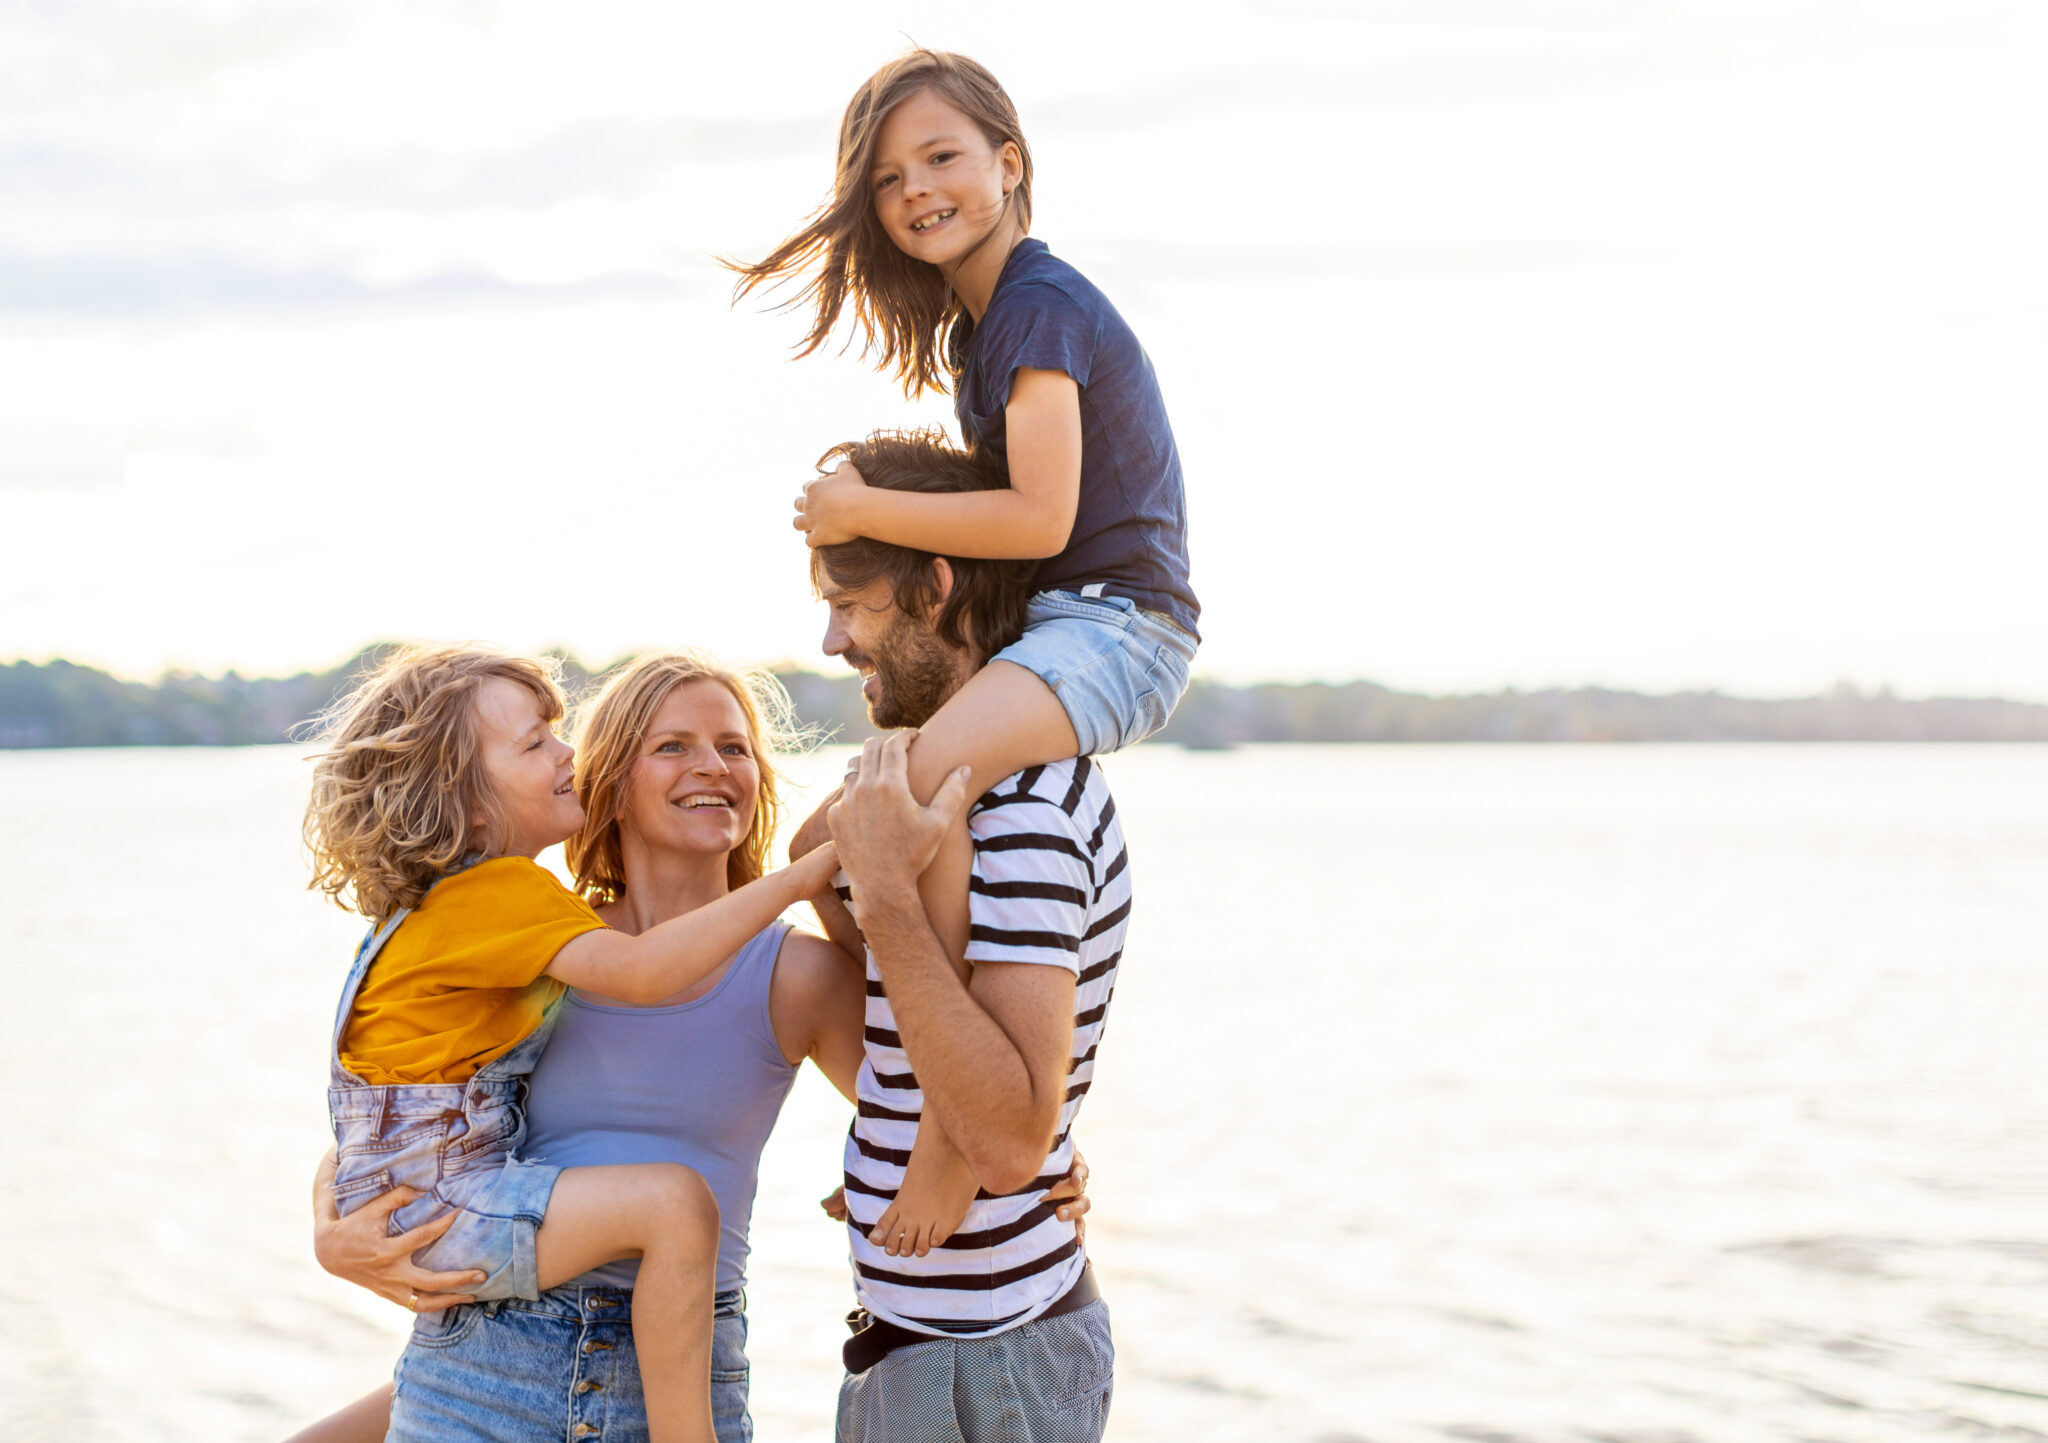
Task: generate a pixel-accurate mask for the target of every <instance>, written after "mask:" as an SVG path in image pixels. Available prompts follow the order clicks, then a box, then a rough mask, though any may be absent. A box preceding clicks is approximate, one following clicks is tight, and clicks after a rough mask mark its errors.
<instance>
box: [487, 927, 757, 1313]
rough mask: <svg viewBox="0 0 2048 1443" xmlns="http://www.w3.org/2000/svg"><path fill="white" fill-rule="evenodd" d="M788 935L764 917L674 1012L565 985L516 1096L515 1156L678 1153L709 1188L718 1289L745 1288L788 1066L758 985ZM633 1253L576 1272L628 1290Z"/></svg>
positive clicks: (663, 1158) (651, 1158)
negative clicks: (608, 1001) (704, 987)
mask: <svg viewBox="0 0 2048 1443" xmlns="http://www.w3.org/2000/svg"><path fill="white" fill-rule="evenodd" d="M788 931H789V924H788V923H786V922H773V923H770V924H769V926H768V927H767V929H766V930H764V931H762V932H759V933H757V934H756V935H755V936H754V938H753V940H751V941H750V942H748V943H747V944H746V946H744V947H742V948H741V949H740V950H739V955H738V956H737V957H735V958H734V959H733V964H732V966H730V967H729V968H727V969H726V973H725V976H723V977H721V978H720V979H719V981H718V985H717V986H716V987H714V988H713V989H712V990H711V991H710V992H709V993H707V994H705V995H704V996H702V997H699V998H698V999H697V1000H696V1001H694V1002H684V1003H681V1004H679V1005H677V1006H674V1007H614V1006H608V1005H599V1004H598V1003H595V1002H592V1001H590V1000H589V999H587V998H586V997H584V995H583V994H582V993H580V992H577V991H574V990H571V991H570V992H569V994H568V995H567V996H566V997H564V998H563V999H562V1003H561V1015H560V1017H559V1018H558V1020H557V1021H556V1023H555V1031H554V1035H553V1036H552V1037H551V1038H549V1039H548V1045H547V1050H546V1051H545V1052H543V1053H542V1054H541V1058H540V1063H539V1065H538V1066H536V1067H535V1068H534V1069H533V1075H532V1078H531V1079H530V1082H529V1089H530V1090H529V1092H528V1094H527V1123H528V1129H527V1138H526V1148H525V1152H524V1156H526V1157H528V1158H533V1159H539V1160H545V1161H547V1162H551V1163H554V1164H556V1165H557V1166H559V1167H590V1166H594V1165H597V1164H602V1163H621V1162H679V1163H683V1164H685V1165H687V1166H689V1167H693V1168H695V1169H696V1170H697V1171H698V1172H699V1173H701V1174H703V1177H704V1181H705V1182H707V1183H709V1184H710V1185H711V1191H712V1192H713V1193H714V1194H716V1195H717V1197H718V1211H719V1216H720V1220H721V1221H720V1237H719V1242H718V1291H719V1292H721V1293H723V1292H729V1291H731V1290H732V1289H734V1288H738V1287H743V1286H745V1284H746V1273H747V1225H748V1223H749V1222H750V1221H751V1219H752V1217H753V1212H754V1188H755V1184H756V1182H757V1180H758V1177H759V1171H760V1162H761V1148H762V1147H763V1145H765V1144H766V1143H767V1141H768V1134H769V1132H770V1131H772V1130H773V1128H774V1127H775V1119H776V1117H777V1115H779V1114H780V1113H781V1111H782V1102H783V1099H784V1098H785V1097H787V1096H788V1095H789V1086H790V1083H791V1082H792V1081H794V1080H795V1078H796V1068H795V1067H794V1066H792V1065H791V1064H790V1062H789V1061H788V1059H786V1058H785V1057H783V1055H782V1048H781V1047H780V1046H779V1045H777V1043H776V1041H775V1026H774V1023H773V1021H772V1020H771V1019H770V1017H769V1012H768V986H769V982H770V981H771V979H772V978H773V977H774V975H775V957H776V954H777V953H778V952H780V951H781V950H782V939H783V937H784V935H785V934H787V933H788ZM639 1270H640V1263H639V1261H638V1260H637V1259H628V1260H625V1261H622V1262H616V1263H607V1264H605V1265H604V1266H603V1267H601V1268H597V1269H595V1270H593V1271H592V1272H589V1273H586V1274H584V1276H583V1277H581V1278H579V1279H577V1282H578V1283H581V1284H585V1285H602V1286H607V1287H615V1288H630V1287H631V1286H633V1279H634V1276H635V1275H636V1274H637V1273H638V1272H639Z"/></svg>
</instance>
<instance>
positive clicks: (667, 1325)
mask: <svg viewBox="0 0 2048 1443" xmlns="http://www.w3.org/2000/svg"><path fill="white" fill-rule="evenodd" d="M535 1252H536V1254H537V1257H536V1261H537V1262H538V1263H539V1266H540V1285H541V1288H542V1289H543V1290H546V1289H548V1288H557V1287H560V1286H561V1285H562V1284H563V1283H566V1282H569V1281H570V1280H572V1279H574V1278H577V1277H580V1276H581V1275H582V1274H584V1273H587V1272H589V1271H590V1270H591V1269H592V1268H594V1267H596V1266H598V1265H599V1264H600V1263H608V1262H613V1261H616V1260H617V1259H619V1258H627V1257H635V1256H637V1257H638V1258H639V1259H640V1276H639V1280H638V1281H637V1282H636V1283H635V1284H634V1285H633V1346H634V1349H635V1351H637V1352H638V1353H639V1355H640V1387H641V1391H642V1393H643V1394H644V1395H645V1396H646V1400H647V1433H648V1437H649V1438H650V1439H652V1440H653V1443H714V1435H713V1434H712V1431H711V1293H712V1289H713V1286H714V1283H715V1280H716V1275H717V1268H718V1201H717V1199H716V1198H714V1197H712V1195H711V1189H710V1188H709V1187H708V1186H706V1185H705V1182H704V1179H703V1178H701V1177H699V1176H698V1175H697V1174H696V1173H694V1172H692V1171H691V1170H690V1169H689V1168H686V1167H681V1166H679V1165H677V1164H674V1163H641V1164H635V1165H631V1166H619V1167H572V1168H569V1169H567V1170H566V1171H564V1172H563V1174H562V1175H561V1177H560V1178H558V1179H557V1180H556V1182H555V1190H554V1195H553V1196H552V1197H550V1198H549V1199H548V1211H547V1217H546V1219H545V1220H544V1221H543V1222H542V1223H541V1227H540V1233H539V1235H538V1236H537V1238H536V1239H535Z"/></svg>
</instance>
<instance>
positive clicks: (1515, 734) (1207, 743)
mask: <svg viewBox="0 0 2048 1443" xmlns="http://www.w3.org/2000/svg"><path fill="white" fill-rule="evenodd" d="M378 650H379V649H378V648H371V649H369V650H367V651H365V652H363V653H362V654H361V655H358V656H357V657H355V658H353V659H352V660H350V661H349V662H347V663H346V664H344V665H342V666H340V667H337V668H335V669H334V670H332V671H324V672H301V673H300V674H299V675H297V676H290V677H263V678H249V677H242V676H238V675H236V674H235V673H234V672H229V673H228V674H227V675H226V676H222V677H218V678H209V677H200V676H192V675H188V674H185V673H182V672H172V673H170V674H168V675H166V676H164V677H163V678H162V679H161V680H159V681H157V682H155V683H145V682H133V681H121V680H119V679H117V678H115V677H112V676H109V675H108V674H107V673H105V672H103V671H97V670H95V669H93V668H92V667H86V666H76V665H73V664H72V663H70V662H68V661H53V662H49V663H47V664H45V665H33V664H31V663H29V662H25V661H17V662H15V663H13V664H12V665H11V666H0V748H25V747H117V746H246V745H253V744H260V743H269V742H281V741H286V740H288V739H289V736H288V733H290V731H291V730H292V728H293V727H295V726H298V725H300V724H301V723H303V722H306V721H308V720H310V719H312V718H313V717H315V716H317V715H318V714H319V713H320V712H321V711H322V710H323V709H325V708H326V707H327V706H328V705H329V704H330V703H331V702H332V701H333V700H334V699H335V698H336V697H337V696H338V695H340V694H341V692H342V691H343V690H344V688H345V687H346V686H347V685H348V682H349V680H350V679H351V678H352V677H354V676H355V675H356V674H357V673H358V672H359V671H360V670H361V668H362V667H363V665H364V664H365V663H366V662H367V661H369V660H371V659H372V658H374V657H375V656H376V654H377V652H378ZM561 660H562V665H563V672H564V678H565V680H566V681H567V683H568V685H569V690H570V693H571V695H572V696H573V695H576V694H579V693H580V692H582V691H584V690H587V689H588V687H589V686H590V684H591V681H592V679H593V676H594V673H592V672H591V671H590V669H589V668H587V667H584V666H583V665H581V664H580V663H578V662H577V661H576V660H575V659H574V658H573V657H566V656H565V657H563V658H562V659H561ZM777 675H779V676H780V677H781V679H782V682H783V684H784V685H785V686H787V687H788V688H789V691H790V695H791V697H792V699H793V700H794V701H795V703H796V710H797V714H798V716H799V717H800V718H801V719H802V720H803V721H804V722H805V723H807V724H808V725H810V726H811V727H812V728H814V729H815V730H816V731H818V732H819V733H821V734H824V735H829V736H831V737H832V739H834V740H837V741H858V740H860V739H862V738H863V737H866V736H870V735H872V734H873V730H874V729H873V728H872V727H870V726H869V725H868V720H867V712H866V709H865V706H864V704H863V703H862V701H861V695H860V682H859V679H858V678H857V677H854V676H851V675H847V676H820V675H818V674H816V673H814V672H804V671H784V672H778V673H777ZM1159 740H1161V741H1165V742H1177V743H1179V744H1181V745H1183V746H1188V747H1227V746H1235V745H1238V744H1240V743H1247V742H1754V741H1782V742H1804V741H1842V742H1922V741H1926V742H2040V741H2048V706H2040V705H2035V704H2032V703H2027V702H2014V701H2000V700H1996V699H1988V698H1986V699H1965V698H1948V699H1941V698H1937V699H1933V700H1921V701H1910V700H1906V699H1904V698H1901V697H1895V696H1892V695H1891V694H1890V693H1888V692H1879V693H1876V694H1874V695H1873V694H1868V693H1863V692H1859V691H1857V690H1856V689H1855V688H1853V687H1849V686H1836V687H1834V688H1833V689H1831V690H1829V691H1827V692H1825V693H1823V694H1822V695H1820V696H1813V697H1799V698H1795V699H1791V700H1776V701H1764V700H1757V699H1754V698H1748V697H1735V696H1724V695H1722V694H1721V693H1719V692H1711V691H1707V692H1678V693H1675V694H1673V695H1669V696H1648V695H1644V694H1642V693H1639V692H1628V691H1610V690H1608V689H1606V688H1603V687H1582V688H1579V689H1576V690H1571V691H1564V690H1553V691H1528V692H1524V691H1513V690H1508V691H1498V692H1487V693H1476V694H1473V695H1469V696H1423V695H1419V694H1417V693H1414V692H1400V691H1393V690H1391V689H1389V688H1387V687H1383V686H1379V685H1377V684H1375V683H1373V682H1366V681H1359V682H1349V683H1345V684H1341V685H1340V684H1331V683H1326V682H1307V683H1302V684H1297V685H1283V684H1277V683H1276V684H1269V685H1261V686H1242V687H1238V686H1222V685H1218V684H1216V683H1211V682H1200V681H1198V682H1196V683H1195V685H1194V686H1193V687H1191V688H1190V689H1189V691H1188V694H1187V696H1186V698H1185V699H1183V700H1182V702H1181V704H1180V708H1179V710H1178V711H1176V712H1175V713H1174V718H1173V721H1172V723H1171V724H1170V725H1169V726H1168V727H1167V729H1166V730H1165V732H1163V733H1162V734H1161V736H1160V737H1159Z"/></svg>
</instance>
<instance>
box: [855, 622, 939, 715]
mask: <svg viewBox="0 0 2048 1443" xmlns="http://www.w3.org/2000/svg"><path fill="white" fill-rule="evenodd" d="M847 660H849V661H853V662H856V663H858V662H861V661H866V662H869V663H871V664H872V665H873V666H874V668H875V692H876V695H875V699H874V700H873V701H871V702H869V703H868V720H869V721H871V722H873V723H874V724H875V725H876V726H878V727H887V728H892V729H893V728H895V727H921V726H923V725H924V724H925V723H926V722H928V721H930V720H931V719H932V716H933V715H934V714H935V713H936V712H937V711H938V709H939V708H940V707H942V706H944V705H945V704H946V698H948V697H950V696H951V695H952V694H953V691H954V688H955V687H956V685H957V684H958V673H957V671H956V667H957V666H958V664H959V661H960V657H959V653H958V651H957V649H956V648H953V647H949V646H947V645H946V643H945V642H943V641H941V640H939V638H938V637H937V636H935V635H933V634H932V632H931V631H929V630H928V629H927V628H925V627H923V626H920V625H919V624H918V623H917V622H915V621H913V620H912V619H911V618H910V617H908V616H905V615H904V614H903V613H901V612H898V613H897V614H896V615H895V617H894V618H892V619H891V621H890V623H889V629H888V631H886V632H885V633H883V634H882V636H880V637H879V638H877V639H876V642H875V646H874V649H873V650H871V651H869V652H866V653H864V654H855V655H853V656H849V657H848V658H847Z"/></svg>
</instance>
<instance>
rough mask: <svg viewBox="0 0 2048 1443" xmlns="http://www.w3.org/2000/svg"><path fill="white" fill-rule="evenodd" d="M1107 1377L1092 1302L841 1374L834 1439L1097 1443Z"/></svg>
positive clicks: (1096, 1305)
mask: <svg viewBox="0 0 2048 1443" xmlns="http://www.w3.org/2000/svg"><path fill="white" fill-rule="evenodd" d="M1115 1368H1116V1348H1115V1345H1114V1344H1113V1343H1112V1342H1111V1341H1110V1335H1109V1304H1108V1303H1106V1302H1104V1301H1102V1300H1101V1299H1099V1298H1098V1299H1097V1300H1096V1301H1094V1302H1092V1303H1090V1304H1089V1305H1088V1306H1087V1307H1085V1308H1081V1309H1079V1310H1077V1311H1075V1312H1071V1313H1062V1314H1061V1315H1060V1316H1059V1317H1057V1318H1041V1319H1039V1320H1038V1321H1037V1322H1035V1323H1026V1324H1024V1325H1023V1326H1022V1327H1018V1328H1012V1329H1010V1330H1009V1331H1008V1332H1006V1333H997V1334H996V1335H995V1336H994V1337H990V1338H935V1339H933V1340H932V1341H931V1342H929V1343H918V1344H915V1345H913V1346H911V1347H908V1348H898V1349H897V1350H896V1351H895V1352H893V1353H891V1354H890V1355H889V1356H888V1357H886V1358H884V1359H882V1361H881V1362H879V1363H877V1364H875V1366H874V1367H872V1368H870V1369H868V1370H867V1371H866V1372H865V1373H849V1374H847V1375H846V1377H845V1379H844V1380H843V1381H842V1382H841V1383H840V1384H839V1427H838V1431H837V1433H836V1434H834V1437H835V1438H836V1439H837V1443H898V1440H901V1439H909V1438H915V1439H917V1440H919V1443H1096V1440H1098V1439H1100V1438H1101V1437H1102V1430H1103V1429H1104V1427H1106V1426H1107V1425H1108V1423H1109V1396H1110V1392H1111V1389H1112V1387H1113V1385H1114V1382H1115V1376H1114V1375H1115ZM391 1436H392V1437H393V1438H396V1437H397V1436H398V1435H397V1434H396V1433H393V1434H392V1435H391Z"/></svg>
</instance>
